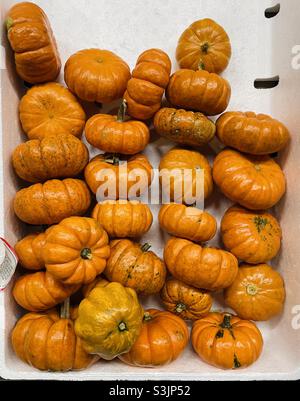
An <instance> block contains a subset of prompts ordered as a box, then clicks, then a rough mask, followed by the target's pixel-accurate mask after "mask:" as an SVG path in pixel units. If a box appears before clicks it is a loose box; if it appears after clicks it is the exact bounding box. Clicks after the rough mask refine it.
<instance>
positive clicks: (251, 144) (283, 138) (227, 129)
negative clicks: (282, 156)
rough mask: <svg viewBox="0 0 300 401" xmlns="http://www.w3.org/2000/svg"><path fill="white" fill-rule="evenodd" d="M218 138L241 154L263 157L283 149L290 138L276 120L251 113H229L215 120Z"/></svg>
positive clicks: (287, 132)
mask: <svg viewBox="0 0 300 401" xmlns="http://www.w3.org/2000/svg"><path fill="white" fill-rule="evenodd" d="M216 125H217V135H218V138H219V139H220V140H221V141H222V142H223V143H224V144H225V145H226V146H230V147H232V148H235V149H237V150H239V151H241V152H245V153H250V154H253V155H265V154H268V153H274V152H278V151H279V150H281V149H283V148H284V147H285V146H286V145H287V143H288V141H289V138H290V134H289V131H288V129H287V128H286V127H285V126H284V125H283V124H282V123H281V122H280V121H278V120H275V119H274V118H272V117H270V116H268V115H266V114H255V113H253V112H251V111H247V112H246V113H243V112H241V111H231V112H227V113H224V114H223V115H221V117H219V118H218V120H217V124H216Z"/></svg>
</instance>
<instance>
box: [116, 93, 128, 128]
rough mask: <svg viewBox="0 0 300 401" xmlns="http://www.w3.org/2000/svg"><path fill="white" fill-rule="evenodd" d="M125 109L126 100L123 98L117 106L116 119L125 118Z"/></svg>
mask: <svg viewBox="0 0 300 401" xmlns="http://www.w3.org/2000/svg"><path fill="white" fill-rule="evenodd" d="M126 111H127V102H126V100H125V99H123V100H122V103H121V105H120V107H119V111H118V115H117V121H119V122H121V123H122V122H123V121H124V120H125V116H126Z"/></svg>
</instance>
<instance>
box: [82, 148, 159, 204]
mask: <svg viewBox="0 0 300 401" xmlns="http://www.w3.org/2000/svg"><path fill="white" fill-rule="evenodd" d="M126 162H127V166H124V163H122V160H120V158H119V156H116V155H112V154H101V155H98V156H95V157H94V158H93V159H92V160H91V161H90V162H89V164H88V165H87V166H86V168H85V171H84V176H85V180H86V182H87V184H88V186H89V187H90V188H91V190H92V192H93V193H94V194H97V195H99V197H100V198H102V197H103V198H104V197H106V196H107V197H109V198H112V199H118V198H121V199H124V198H128V197H135V196H139V195H140V194H141V193H143V192H144V191H145V190H146V188H147V187H148V186H149V185H150V184H151V181H152V166H151V164H150V163H149V160H148V159H147V157H146V156H145V155H143V154H137V155H134V156H131V157H130V158H128V159H127V160H126ZM135 184H138V185H139V188H138V189H137V190H134V185H135ZM100 186H101V187H102V188H101V189H102V193H101V194H98V193H97V191H98V189H99V187H100ZM120 187H121V188H123V192H121V191H120V190H119V189H120ZM132 187H133V189H132V190H131V188H132ZM124 191H125V192H124Z"/></svg>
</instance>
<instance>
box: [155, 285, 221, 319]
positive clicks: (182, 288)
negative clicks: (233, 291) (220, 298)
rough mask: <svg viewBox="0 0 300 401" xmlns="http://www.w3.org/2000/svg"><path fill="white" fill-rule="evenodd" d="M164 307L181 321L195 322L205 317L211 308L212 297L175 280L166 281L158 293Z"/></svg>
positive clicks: (205, 292)
mask: <svg viewBox="0 0 300 401" xmlns="http://www.w3.org/2000/svg"><path fill="white" fill-rule="evenodd" d="M160 297H161V300H162V302H163V304H164V307H165V308H166V309H167V310H168V311H169V312H172V313H174V314H175V315H177V316H180V317H181V318H182V319H190V320H197V319H200V318H202V317H203V316H206V315H207V314H208V312H209V311H210V308H211V306H212V302H213V299H212V296H211V295H210V294H209V293H208V292H207V291H204V290H199V289H197V288H195V287H192V286H190V285H187V284H185V283H183V282H182V281H179V280H176V279H169V280H167V281H166V283H165V285H164V286H163V288H162V290H161V293H160Z"/></svg>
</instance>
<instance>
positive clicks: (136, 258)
mask: <svg viewBox="0 0 300 401" xmlns="http://www.w3.org/2000/svg"><path fill="white" fill-rule="evenodd" d="M110 246H111V254H110V258H109V259H108V261H107V266H106V268H105V271H104V275H105V277H106V278H107V279H108V280H110V281H116V282H118V283H121V284H122V285H124V286H125V287H130V288H133V289H134V290H135V291H136V292H137V293H142V294H144V295H150V294H155V293H157V292H159V291H160V290H161V289H162V286H163V285H164V282H165V279H166V267H165V264H164V262H163V261H162V260H161V259H160V258H159V257H158V256H157V255H156V254H155V253H154V252H152V251H149V249H150V247H151V246H150V245H149V244H144V245H140V244H137V243H135V242H132V241H130V240H128V239H120V240H114V241H111V243H110Z"/></svg>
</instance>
